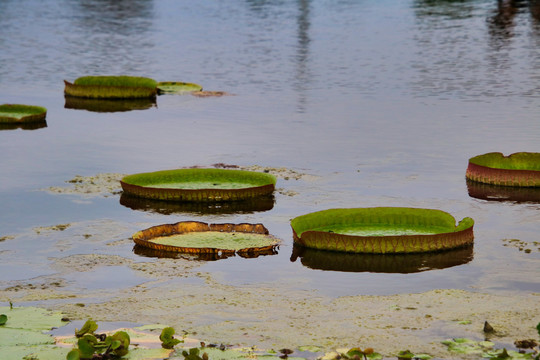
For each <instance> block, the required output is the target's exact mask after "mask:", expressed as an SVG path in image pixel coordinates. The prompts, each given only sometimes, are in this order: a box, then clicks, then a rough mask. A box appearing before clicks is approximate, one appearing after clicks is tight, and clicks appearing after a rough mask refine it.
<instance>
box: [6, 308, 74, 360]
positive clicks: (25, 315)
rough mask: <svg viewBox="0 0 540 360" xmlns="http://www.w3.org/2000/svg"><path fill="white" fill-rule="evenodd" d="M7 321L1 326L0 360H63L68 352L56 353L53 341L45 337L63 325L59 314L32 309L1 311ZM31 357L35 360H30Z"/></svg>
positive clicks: (63, 350)
mask: <svg viewBox="0 0 540 360" xmlns="http://www.w3.org/2000/svg"><path fill="white" fill-rule="evenodd" d="M0 312H1V313H5V314H7V316H8V321H7V322H6V324H4V325H3V326H0V354H1V356H0V357H1V358H2V359H6V360H15V359H16V360H19V359H22V358H24V357H25V356H26V357H27V358H35V359H40V360H52V359H63V358H65V357H66V354H67V353H68V351H69V349H58V348H56V347H55V346H54V344H55V340H54V338H53V337H52V336H51V335H48V334H46V333H45V331H49V330H51V329H52V328H56V327H60V326H63V325H65V324H66V322H64V321H62V318H63V315H62V314H61V313H59V312H50V311H47V310H45V309H40V308H35V307H14V308H11V307H0ZM30 356H34V357H30Z"/></svg>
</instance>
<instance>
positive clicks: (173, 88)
mask: <svg viewBox="0 0 540 360" xmlns="http://www.w3.org/2000/svg"><path fill="white" fill-rule="evenodd" d="M201 90H202V86H201V85H198V84H193V83H187V82H180V81H162V82H158V83H157V91H158V94H182V93H189V92H192V91H201Z"/></svg>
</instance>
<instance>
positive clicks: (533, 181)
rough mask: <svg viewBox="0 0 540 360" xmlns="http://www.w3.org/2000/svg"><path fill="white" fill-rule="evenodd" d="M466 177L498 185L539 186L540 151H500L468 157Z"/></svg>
mask: <svg viewBox="0 0 540 360" xmlns="http://www.w3.org/2000/svg"><path fill="white" fill-rule="evenodd" d="M466 177H467V179H470V180H473V181H477V182H481V183H486V184H493V185H500V186H523V187H540V153H533V152H518V153H514V154H511V155H508V156H504V155H503V154H502V153H500V152H492V153H487V154H483V155H478V156H475V157H472V158H470V159H469V165H468V167H467V171H466Z"/></svg>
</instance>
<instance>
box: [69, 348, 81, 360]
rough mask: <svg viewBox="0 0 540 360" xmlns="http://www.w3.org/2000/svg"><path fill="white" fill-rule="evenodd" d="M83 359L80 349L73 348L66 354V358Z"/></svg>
mask: <svg viewBox="0 0 540 360" xmlns="http://www.w3.org/2000/svg"><path fill="white" fill-rule="evenodd" d="M80 359H81V352H80V351H79V350H78V349H73V350H71V351H70V352H68V354H67V356H66V360H80Z"/></svg>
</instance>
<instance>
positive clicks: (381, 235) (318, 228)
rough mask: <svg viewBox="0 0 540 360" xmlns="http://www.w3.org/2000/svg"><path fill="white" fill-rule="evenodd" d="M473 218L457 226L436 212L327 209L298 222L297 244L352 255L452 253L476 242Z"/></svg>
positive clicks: (295, 222)
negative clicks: (445, 251) (439, 251)
mask: <svg viewBox="0 0 540 360" xmlns="http://www.w3.org/2000/svg"><path fill="white" fill-rule="evenodd" d="M473 225H474V221H473V219H471V218H469V217H466V218H464V219H463V220H461V221H460V222H459V224H458V225H457V226H456V225H455V219H454V217H453V216H452V215H450V214H448V213H446V212H444V211H441V210H433V209H417V208H402V207H376V208H354V209H329V210H323V211H318V212H314V213H310V214H306V215H302V216H299V217H296V218H294V219H293V220H292V221H291V226H292V229H293V236H294V242H295V243H297V244H299V245H302V246H305V247H309V248H315V249H321V250H333V251H344V252H352V253H379V254H385V253H415V252H425V251H436V250H445V249H453V248H457V247H460V246H466V245H470V244H472V242H473Z"/></svg>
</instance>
